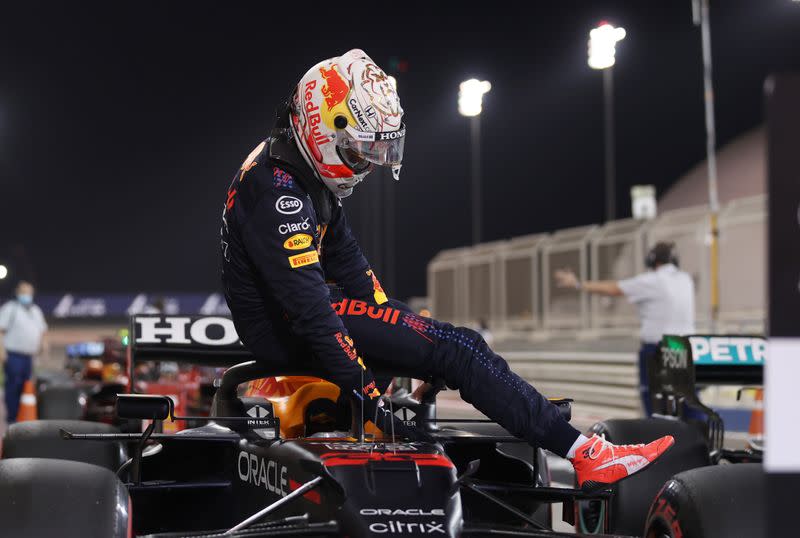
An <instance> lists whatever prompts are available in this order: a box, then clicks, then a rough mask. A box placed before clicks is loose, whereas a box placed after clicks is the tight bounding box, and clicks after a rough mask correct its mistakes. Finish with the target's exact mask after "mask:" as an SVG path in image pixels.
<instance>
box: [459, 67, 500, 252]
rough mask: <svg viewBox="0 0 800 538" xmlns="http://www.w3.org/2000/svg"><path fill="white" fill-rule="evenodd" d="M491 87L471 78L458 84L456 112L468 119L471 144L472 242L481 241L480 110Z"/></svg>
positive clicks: (482, 81)
mask: <svg viewBox="0 0 800 538" xmlns="http://www.w3.org/2000/svg"><path fill="white" fill-rule="evenodd" d="M491 89H492V84H491V82H489V81H488V80H478V79H475V78H471V79H469V80H465V81H464V82H462V83H461V84H459V86H458V113H459V114H461V115H462V116H466V117H468V118H469V119H470V122H469V126H470V135H471V136H470V138H471V144H472V164H471V169H472V244H473V245H477V244H478V243H480V241H481V229H482V228H483V222H482V221H483V215H482V208H483V201H482V200H481V196H482V193H481V112H482V111H483V94H485V93H488V92H489V90H491Z"/></svg>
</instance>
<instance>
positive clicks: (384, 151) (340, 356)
mask: <svg viewBox="0 0 800 538" xmlns="http://www.w3.org/2000/svg"><path fill="white" fill-rule="evenodd" d="M405 136H406V127H405V125H404V124H403V110H402V108H401V107H400V100H399V97H398V95H397V93H396V91H395V89H394V88H393V86H392V85H391V84H390V82H389V80H388V77H387V76H386V74H385V73H384V72H383V71H382V70H381V69H380V68H379V67H378V66H377V65H375V63H374V62H373V61H372V60H371V59H370V57H369V56H367V55H366V53H364V51H362V50H358V49H354V50H351V51H349V52H347V53H345V54H343V55H342V56H339V57H335V58H330V59H327V60H324V61H322V62H320V63H318V64H317V65H315V66H314V67H312V68H311V69H309V71H308V72H307V73H306V74H305V75H304V76H303V77H302V79H301V80H300V82H299V83H298V84H297V87H296V88H295V90H294V92H293V94H292V95H291V98H290V99H289V100H288V102H287V103H286V104H285V105H283V106H282V107H281V108H280V109H279V112H278V117H277V121H276V124H275V126H274V129H273V131H272V132H271V134H270V136H269V138H268V139H266V140H265V141H263V142H261V143H260V144H259V145H258V146H257V147H256V148H255V149H254V150H253V151H252V152H251V153H250V155H249V156H248V157H247V158H246V159H245V161H244V163H243V164H242V165H241V168H240V169H239V171H238V172H237V174H236V176H235V177H234V179H233V182H232V183H231V185H230V187H229V189H228V193H227V198H226V201H225V207H224V210H223V215H222V228H221V236H222V237H221V247H222V258H223V264H222V265H223V269H222V282H223V287H224V291H225V297H226V300H227V302H228V306H229V307H230V309H231V312H232V314H233V320H234V323H235V325H236V329H237V331H238V333H239V336H240V337H241V339H242V341H243V342H244V344H245V346H246V347H247V348H248V349H249V350H250V351H251V352H252V353H253V354H254V355H255V356H256V357H257V358H258V359H259V360H261V361H267V362H269V363H270V364H271V365H273V366H274V367H275V369H276V370H280V369H284V371H292V370H293V371H297V370H298V369H301V370H304V371H306V372H314V374H315V375H319V376H320V377H323V378H325V379H326V380H328V381H331V382H333V383H335V384H337V385H338V386H339V387H340V389H341V391H342V394H343V395H344V394H347V395H349V396H350V397H351V398H355V399H356V400H357V402H356V403H359V402H358V400H360V403H361V405H363V407H362V408H363V409H364V414H363V416H364V417H372V416H376V417H378V416H379V415H380V416H381V417H384V419H383V422H382V421H381V420H376V425H378V426H379V427H380V428H381V429H385V427H386V425H387V424H388V420H393V418H392V416H391V413H389V412H388V410H386V409H384V408H383V405H382V403H381V402H380V399H379V397H380V395H381V391H382V390H384V389H385V388H386V387H385V385H386V384H387V382H380V381H378V382H376V380H375V377H374V376H373V373H372V371H371V368H375V369H376V371H391V372H397V373H399V372H402V373H403V374H404V375H411V376H413V377H416V378H418V379H431V378H433V377H435V378H437V379H441V380H443V381H444V382H445V383H446V385H447V386H448V387H450V388H452V389H459V390H460V394H461V397H462V398H463V399H464V400H465V401H467V402H469V403H471V404H473V405H474V406H475V408H477V409H478V410H479V411H481V412H482V413H484V414H485V415H487V416H488V417H489V418H491V419H492V420H494V421H496V422H497V423H499V424H500V425H501V426H503V427H504V428H505V429H507V430H508V431H509V432H511V433H512V434H514V435H516V436H517V437H520V438H522V439H525V440H527V441H528V442H530V443H537V444H539V445H540V446H543V447H544V448H547V449H549V450H550V451H552V452H554V453H556V454H558V455H560V456H562V457H566V458H569V459H570V461H571V462H572V463H573V465H574V467H575V471H576V476H577V479H578V483H579V485H580V486H581V487H583V488H584V489H594V488H598V487H603V486H604V485H607V484H611V483H614V482H616V481H618V480H621V479H623V478H626V477H627V476H629V475H631V474H633V473H635V472H637V471H640V470H642V469H643V468H645V467H647V466H648V465H650V464H651V463H652V462H653V461H654V460H655V459H656V458H658V457H659V456H660V455H661V454H662V453H663V452H664V451H666V450H667V449H668V448H669V447H670V446H672V444H673V442H674V440H673V438H672V437H670V436H666V437H663V438H661V439H658V440H656V441H653V442H652V443H649V444H646V445H624V446H621V445H612V444H611V443H609V442H606V441H605V440H604V439H603V438H601V437H597V436H594V437H592V438H587V437H586V436H584V435H582V434H581V433H580V432H579V431H578V430H576V429H575V428H573V427H572V426H571V425H570V424H569V423H568V422H567V421H566V420H565V419H564V418H562V416H561V415H560V414H559V411H558V409H557V407H556V406H555V405H553V404H551V403H550V402H549V401H548V400H547V399H546V398H544V397H543V396H542V395H541V394H540V393H539V392H537V391H536V389H534V388H533V387H532V386H531V385H530V384H528V383H527V382H526V381H525V380H524V379H522V378H521V377H519V376H518V375H516V374H515V373H514V372H512V371H511V370H510V369H509V366H508V363H506V361H505V360H504V359H503V358H502V357H500V356H499V355H497V354H495V353H494V352H492V350H491V349H489V347H488V346H487V345H486V342H484V340H483V338H481V336H480V335H479V334H478V333H477V332H475V331H472V330H470V329H466V328H463V327H454V326H452V325H450V324H448V323H443V322H440V321H436V320H433V319H429V318H424V317H421V316H418V315H416V314H414V313H413V312H411V311H410V310H409V309H408V308H407V307H406V306H405V305H403V304H402V303H399V302H397V301H394V300H392V299H389V298H388V297H387V295H386V293H385V292H384V290H383V288H382V287H381V284H380V283H379V281H378V278H377V276H376V275H375V273H374V272H373V271H372V269H370V266H369V264H368V263H367V260H366V259H365V258H364V255H363V254H362V253H361V250H360V248H359V246H358V243H357V242H356V240H355V238H354V237H353V235H352V233H351V231H350V228H349V226H348V224H347V219H346V217H345V213H344V209H343V207H342V199H343V198H346V197H347V196H350V194H351V193H352V192H353V188H354V187H355V186H356V185H357V184H358V183H359V182H361V181H363V180H364V178H365V177H366V176H367V175H368V174H369V173H370V171H372V170H373V169H374V168H375V167H378V166H384V167H388V168H389V169H391V171H392V174H393V175H394V178H395V179H397V178H398V177H399V174H400V166H401V163H402V158H403V144H404V142H405ZM329 283H334V284H335V285H336V286H338V289H341V290H342V291H341V293H339V292H338V291H336V289H335V288H332V287H330V286H329ZM395 428H396V429H397V431H400V432H403V431H404V429H403V427H402V423H399V422H397V421H395Z"/></svg>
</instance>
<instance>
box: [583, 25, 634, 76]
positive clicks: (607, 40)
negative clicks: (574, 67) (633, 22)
mask: <svg viewBox="0 0 800 538" xmlns="http://www.w3.org/2000/svg"><path fill="white" fill-rule="evenodd" d="M625 35H626V32H625V28H614V26H612V25H610V24H609V23H607V22H605V21H603V22H601V23H600V25H599V26H598V27H597V28H593V29H592V31H591V32H589V67H591V68H592V69H608V68H609V67H611V66H613V65H614V63H615V62H616V59H615V55H616V52H617V42H619V41H622V40H623V39H625Z"/></svg>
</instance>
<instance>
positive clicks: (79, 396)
mask: <svg viewBox="0 0 800 538" xmlns="http://www.w3.org/2000/svg"><path fill="white" fill-rule="evenodd" d="M85 402H86V397H85V396H84V395H83V393H82V392H81V390H80V389H79V388H78V387H74V386H70V385H50V386H47V387H45V388H44V390H42V391H41V392H40V393H39V394H38V395H37V396H36V412H37V416H38V417H39V418H40V419H42V420H80V419H82V418H84V413H85V407H86V404H85Z"/></svg>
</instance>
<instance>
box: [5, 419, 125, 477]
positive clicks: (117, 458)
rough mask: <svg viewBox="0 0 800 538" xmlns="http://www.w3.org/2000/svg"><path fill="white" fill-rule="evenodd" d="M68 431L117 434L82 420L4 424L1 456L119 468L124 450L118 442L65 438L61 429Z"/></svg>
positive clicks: (117, 431) (104, 426) (111, 427)
mask: <svg viewBox="0 0 800 538" xmlns="http://www.w3.org/2000/svg"><path fill="white" fill-rule="evenodd" d="M62 429H64V430H66V431H68V432H72V433H119V430H118V429H117V428H115V427H114V426H111V425H109V424H102V423H99V422H87V421H84V420H30V421H26V422H17V423H16V424H12V425H11V426H9V427H8V431H7V432H6V435H5V437H4V438H3V459H9V458H52V459H60V460H71V461H80V462H83V463H91V464H94V465H98V466H100V467H104V468H106V469H109V470H111V471H116V470H117V469H119V467H120V465H122V464H123V463H124V462H125V461H126V460H127V451H126V449H125V446H124V445H123V444H121V443H113V442H98V441H81V440H66V439H63V438H62V437H61V430H62Z"/></svg>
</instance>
